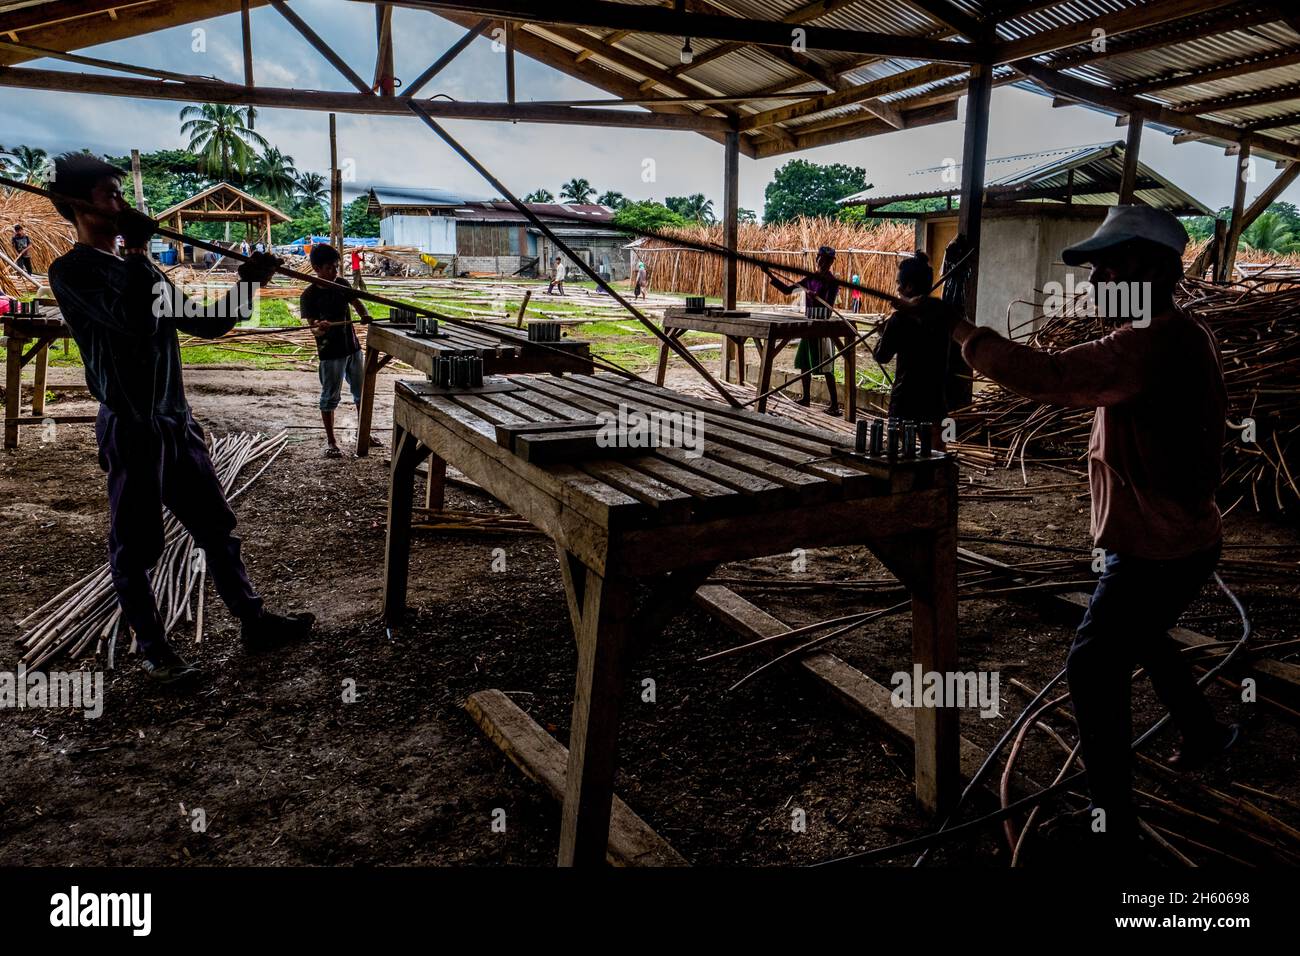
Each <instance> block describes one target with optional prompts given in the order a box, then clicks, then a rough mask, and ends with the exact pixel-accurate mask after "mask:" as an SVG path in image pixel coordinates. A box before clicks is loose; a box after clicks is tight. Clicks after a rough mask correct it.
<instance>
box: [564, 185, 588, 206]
mask: <svg viewBox="0 0 1300 956" xmlns="http://www.w3.org/2000/svg"><path fill="white" fill-rule="evenodd" d="M595 191H596V187H595V186H593V185H592V184H591V183H589V182H587V180H585V179H570V180H569V181H568V182H567V183H565V184H564V185H563V186H561V187H560V198H561V199H562V200H564V201H565V202H572V203H578V204H580V205H581V204H584V203H589V202H591V196H592V194H593V193H594V192H595Z"/></svg>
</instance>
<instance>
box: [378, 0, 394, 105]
mask: <svg viewBox="0 0 1300 956" xmlns="http://www.w3.org/2000/svg"><path fill="white" fill-rule="evenodd" d="M375 38H376V40H377V42H378V52H377V53H376V55H375V89H376V91H377V92H378V93H379V95H380V96H392V95H393V94H394V92H395V91H396V88H397V83H396V81H395V80H394V78H393V8H392V5H391V4H387V3H381V4H379V5H378V6H376V7H375Z"/></svg>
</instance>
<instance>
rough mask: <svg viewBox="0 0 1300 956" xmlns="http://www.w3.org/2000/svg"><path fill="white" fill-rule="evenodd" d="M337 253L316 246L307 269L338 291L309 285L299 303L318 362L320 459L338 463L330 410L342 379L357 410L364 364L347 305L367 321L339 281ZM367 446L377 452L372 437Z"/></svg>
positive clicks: (362, 309)
mask: <svg viewBox="0 0 1300 956" xmlns="http://www.w3.org/2000/svg"><path fill="white" fill-rule="evenodd" d="M339 260H340V257H339V253H338V250H337V249H335V248H334V247H333V246H331V245H330V244H329V243H328V242H318V243H316V245H315V246H313V247H312V250H311V268H312V271H313V272H315V273H316V274H317V275H318V276H320V277H321V278H322V279H326V280H328V281H330V282H333V283H334V284H335V285H337V286H338V287H339V288H338V291H337V292H336V291H335V290H334V289H333V288H326V287H325V286H319V285H309V286H307V288H306V289H304V290H303V293H302V298H301V299H300V300H299V304H300V306H301V312H302V320H303V321H304V322H306V323H307V324H308V325H309V326H311V334H312V335H314V336H316V352H317V356H318V358H319V360H320V368H319V373H320V417H321V423H322V424H323V425H324V426H325V447H324V448H323V449H321V454H322V455H323V456H324V457H326V458H340V457H342V455H343V453H342V452H341V451H340V450H339V444H338V442H337V441H336V440H335V438H334V410H335V409H336V408H338V407H339V399H340V397H341V396H342V393H343V379H345V378H346V379H347V380H348V385H349V387H350V388H351V389H352V402H353V404H354V405H356V406H357V407H360V406H361V382H362V379H363V377H364V373H365V361H364V360H363V359H362V357H361V340H360V339H358V338H357V332H356V329H354V328H353V327H352V322H351V321H350V320H349V319H348V306H349V305H351V306H352V308H353V309H354V310H355V311H356V313H357V318H358V320H359V321H360V322H361V323H362V324H363V325H364V324H366V323H368V322H369V321H370V314H369V313H368V312H366V310H365V307H364V306H362V304H361V301H360V300H359V299H354V298H353V297H352V295H351V294H350V293H351V289H350V288H349V287H348V284H347V283H346V282H344V281H343V279H341V278H340V277H339ZM370 444H371V447H374V448H377V447H379V442H378V441H377V440H376V439H375V438H374V437H372V438H371V439H370Z"/></svg>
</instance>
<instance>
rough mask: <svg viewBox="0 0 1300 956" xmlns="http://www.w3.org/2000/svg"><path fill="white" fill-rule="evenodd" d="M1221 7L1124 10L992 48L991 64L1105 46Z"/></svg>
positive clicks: (1201, 0) (1164, 2) (1179, 3)
mask: <svg viewBox="0 0 1300 956" xmlns="http://www.w3.org/2000/svg"><path fill="white" fill-rule="evenodd" d="M1222 6H1223V0H1152V2H1148V3H1142V4H1139V5H1137V6H1135V7H1130V8H1128V9H1126V10H1122V11H1118V12H1115V13H1108V14H1106V16H1105V17H1103V18H1100V19H1096V20H1093V19H1088V20H1083V21H1081V22H1079V23H1071V24H1069V25H1068V26H1063V27H1058V28H1057V29H1055V30H1048V31H1046V32H1044V33H1036V34H1033V35H1031V36H1027V37H1025V38H1024V39H1021V40H1011V41H1009V42H1004V43H997V44H994V46H993V57H994V60H993V62H994V63H1010V62H1012V61H1014V60H1020V59H1023V58H1025V57H1030V56H1040V55H1041V54H1043V53H1051V52H1053V51H1054V50H1062V49H1067V48H1069V47H1072V46H1079V45H1080V44H1082V43H1094V42H1099V43H1100V44H1101V45H1102V46H1105V45H1108V44H1109V42H1110V39H1111V38H1112V37H1114V36H1117V35H1119V34H1121V33H1128V32H1130V31H1132V30H1141V29H1142V28H1144V27H1153V26H1159V25H1160V24H1162V23H1167V22H1169V21H1170V20H1181V19H1184V18H1185V17H1190V16H1193V15H1195V14H1198V13H1205V12H1207V11H1210V10H1216V9H1219V8H1221V7H1222ZM1097 29H1101V30H1103V31H1104V33H1103V34H1101V36H1100V37H1098V36H1096V35H1095V34H1094V33H1093V31H1094V30H1097Z"/></svg>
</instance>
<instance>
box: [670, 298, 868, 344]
mask: <svg viewBox="0 0 1300 956" xmlns="http://www.w3.org/2000/svg"><path fill="white" fill-rule="evenodd" d="M663 327H664V330H665V331H669V330H672V329H681V330H684V331H689V332H713V333H716V334H718V335H737V336H743V337H745V338H759V339H802V338H822V337H825V336H833V335H844V334H845V333H846V332H847V331H848V329H849V326H848V325H847V324H846V323H845V322H844V320H843V319H840V318H836V317H834V316H832V317H831V318H829V319H809V318H806V317H804V316H801V315H786V314H784V313H780V312H751V313H749V315H716V314H714V315H710V314H708V313H707V312H687V311H686V310H685V309H683V308H682V307H680V306H669V307H668V308H667V309H665V310H664V320H663Z"/></svg>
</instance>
